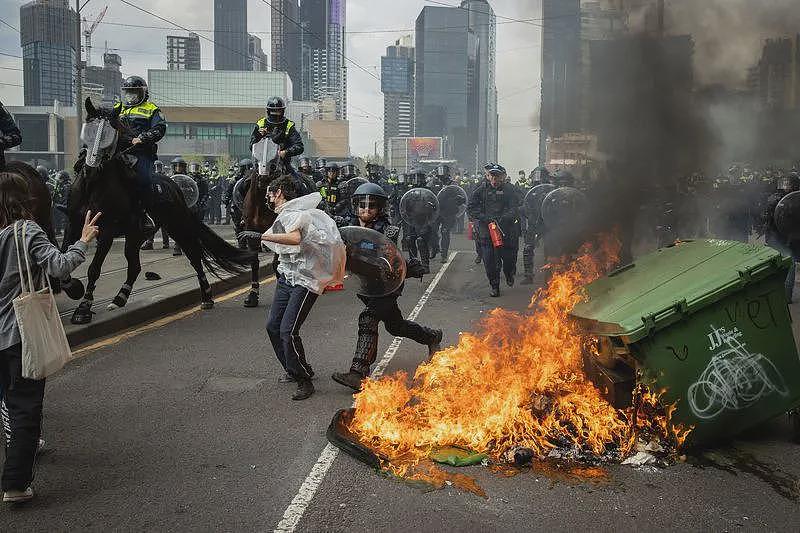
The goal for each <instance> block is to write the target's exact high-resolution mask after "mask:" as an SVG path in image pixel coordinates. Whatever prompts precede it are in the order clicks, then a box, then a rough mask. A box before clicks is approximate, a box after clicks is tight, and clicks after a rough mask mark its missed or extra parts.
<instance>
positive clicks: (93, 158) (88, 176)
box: [63, 98, 253, 324]
mask: <svg viewBox="0 0 800 533" xmlns="http://www.w3.org/2000/svg"><path fill="white" fill-rule="evenodd" d="M85 107H86V122H85V124H84V128H83V133H82V138H83V141H84V143H86V145H87V149H86V156H85V158H84V159H81V160H79V161H78V163H76V165H75V172H76V179H75V181H74V183H73V185H72V192H71V195H70V205H69V208H68V224H67V230H66V232H65V236H64V242H63V248H64V249H66V248H67V247H68V246H69V245H71V244H73V243H74V242H76V241H77V240H78V239H79V238H80V232H81V227H82V220H83V218H84V216H85V213H86V211H87V210H91V211H92V212H93V213H97V212H102V214H103V215H102V216H101V217H100V220H99V223H98V225H99V226H100V233H99V235H98V237H97V251H96V252H95V255H94V258H93V259H92V262H91V264H90V265H89V271H88V283H87V286H86V293H85V295H84V297H83V301H82V302H81V303H80V305H79V306H78V308H77V309H76V310H75V312H74V314H73V315H72V319H71V321H72V323H73V324H88V323H89V322H91V320H92V304H93V302H94V289H95V287H96V284H97V280H98V278H99V277H100V270H101V268H102V265H103V261H104V260H105V258H106V255H108V252H109V250H110V249H111V245H112V243H113V240H114V238H115V237H124V238H125V259H126V260H127V263H128V271H127V278H126V280H125V283H124V284H123V285H122V287H121V288H120V290H119V293H117V295H116V296H115V297H114V299H113V300H112V302H111V304H110V305H109V306H108V308H109V310H113V309H117V308H120V307H124V306H125V304H127V302H128V297H129V296H130V294H131V291H132V290H133V285H134V283H135V282H136V279H137V278H138V277H139V274H140V273H141V270H142V267H141V261H140V258H139V247H140V246H141V245H142V243H143V242H144V240H145V238H146V237H147V236H146V235H145V233H144V230H143V228H142V225H141V221H140V220H139V218H140V217H139V213H140V209H141V208H140V206H139V203H138V202H139V200H137V196H138V191H137V188H136V175H135V171H134V169H133V168H132V166H133V165H132V164H131V163H132V161H131V160H130V158H131V157H132V156H129V155H126V154H124V153H123V152H121V151H119V150H117V148H116V144H117V139H118V137H119V130H121V129H122V128H123V127H124V126H123V125H122V124H121V123H120V122H119V120H118V118H119V111H114V110H110V109H105V108H95V107H94V105H92V102H91V101H90V100H89V99H88V98H87V99H86V103H85ZM150 196H151V197H152V199H151V200H150V201H148V202H146V204H145V205H146V206H147V210H148V212H149V213H150V215H151V216H152V217H153V219H154V220H155V222H156V224H157V225H160V226H161V227H166V228H167V229H168V231H169V234H170V235H172V236H173V238H174V239H175V242H177V243H178V244H179V245H180V247H181V248H182V249H183V252H184V253H185V254H186V257H187V258H188V259H189V262H190V263H191V265H192V267H193V268H194V270H195V272H197V279H198V281H199V284H200V297H201V307H202V308H203V309H211V308H212V307H213V306H214V300H213V298H212V295H211V285H210V284H209V283H208V280H207V279H206V275H205V272H204V271H203V267H204V266H205V268H206V269H208V270H209V271H210V272H211V273H212V274H214V275H215V276H217V277H219V275H220V271H222V272H228V273H232V274H233V273H241V272H243V271H244V270H245V269H246V267H247V266H249V265H250V264H251V263H252V260H253V254H252V253H250V252H248V251H246V250H239V249H237V248H236V247H234V246H231V245H230V244H228V243H227V242H225V240H224V239H222V238H221V237H219V236H218V235H217V234H216V233H214V232H213V231H212V230H211V229H210V228H208V226H206V225H205V224H203V223H202V222H201V221H200V220H198V219H197V217H195V216H194V215H193V214H192V212H191V211H190V210H189V208H188V207H187V204H186V201H185V199H184V196H183V192H182V191H181V189H180V188H179V186H178V185H177V184H176V183H175V182H173V181H172V180H171V179H169V178H167V177H165V176H160V175H155V176H154V177H153V189H152V191H150Z"/></svg>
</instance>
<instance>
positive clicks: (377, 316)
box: [331, 183, 442, 391]
mask: <svg viewBox="0 0 800 533" xmlns="http://www.w3.org/2000/svg"><path fill="white" fill-rule="evenodd" d="M388 200H389V197H388V195H387V194H386V191H384V190H383V188H381V187H380V186H379V185H378V184H376V183H365V184H363V185H361V186H360V187H358V188H357V189H356V190H355V192H354V193H353V196H352V204H353V209H352V210H353V213H354V214H355V215H354V216H353V217H352V218H351V219H349V220H348V221H347V225H349V226H359V227H362V228H369V229H372V230H375V231H377V232H379V233H382V234H384V235H386V237H388V238H389V239H390V240H391V241H393V242H394V243H395V244H396V243H397V237H398V234H399V228H397V226H393V225H392V224H391V222H389V218H388V216H387V214H386V208H387V204H388ZM407 275H408V276H409V277H416V278H420V279H421V278H422V276H423V270H422V268H421V265H420V264H419V262H418V261H416V262H414V261H410V262H409V263H408V265H407ZM402 292H403V285H402V284H401V285H400V287H399V288H398V289H396V290H394V291H392V292H391V293H389V294H387V295H385V296H365V295H361V294H359V295H358V298H359V299H360V300H361V301H362V302H364V306H365V307H364V310H363V311H361V314H360V315H359V317H358V341H357V342H356V349H355V355H354V357H353V362H352V365H351V367H350V371H349V372H335V373H334V374H333V375H332V376H331V377H332V378H333V380H334V381H336V382H337V383H340V384H342V385H344V386H345V387H349V388H351V389H353V390H356V391H357V390H360V389H361V382H362V381H363V380H364V378H366V377H367V376H368V375H369V373H370V367H371V366H372V365H373V364H374V363H375V360H376V358H377V355H378V326H379V325H380V323H381V322H383V323H384V325H385V326H386V331H387V332H389V334H390V335H394V336H396V337H404V338H407V339H411V340H413V341H416V342H418V343H419V344H422V345H425V346H427V347H428V354H429V356H431V355H433V354H434V353H436V352H437V351H438V350H439V348H440V345H441V342H442V331H441V330H438V329H431V328H428V327H425V326H422V325H420V324H417V323H416V322H411V321H410V320H406V319H405V318H404V317H403V312H402V311H401V310H400V308H399V307H398V305H397V299H398V298H399V297H400V295H401V294H402Z"/></svg>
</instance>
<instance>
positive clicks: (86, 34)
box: [83, 6, 108, 67]
mask: <svg viewBox="0 0 800 533" xmlns="http://www.w3.org/2000/svg"><path fill="white" fill-rule="evenodd" d="M106 11H108V6H106V7H104V8H103V10H102V11H101V12H100V14H99V15H97V20H95V21H94V22H93V23H92V24H91V25H89V20H88V19H87V18H86V17H83V38H84V42H85V43H86V44H85V45H84V46H85V47H86V66H87V67H90V66H92V34H93V33H94V30H96V29H97V25H98V24H100V21H101V20H103V17H105V16H106Z"/></svg>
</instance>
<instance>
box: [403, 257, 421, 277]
mask: <svg viewBox="0 0 800 533" xmlns="http://www.w3.org/2000/svg"><path fill="white" fill-rule="evenodd" d="M424 275H425V267H424V266H423V265H422V262H421V261H420V260H419V259H416V258H413V257H412V258H411V259H409V260H408V261H406V277H407V278H417V279H422V277H423V276H424Z"/></svg>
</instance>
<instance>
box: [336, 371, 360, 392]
mask: <svg viewBox="0 0 800 533" xmlns="http://www.w3.org/2000/svg"><path fill="white" fill-rule="evenodd" d="M331 378H333V381H335V382H336V383H338V384H340V385H344V386H345V387H349V388H351V389H353V390H354V391H356V392H360V391H361V382H362V381H364V376H363V375H362V374H361V373H360V372H356V371H355V370H350V372H334V373H333V375H332V376H331Z"/></svg>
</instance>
